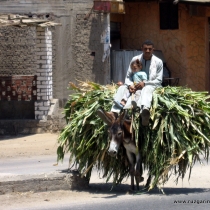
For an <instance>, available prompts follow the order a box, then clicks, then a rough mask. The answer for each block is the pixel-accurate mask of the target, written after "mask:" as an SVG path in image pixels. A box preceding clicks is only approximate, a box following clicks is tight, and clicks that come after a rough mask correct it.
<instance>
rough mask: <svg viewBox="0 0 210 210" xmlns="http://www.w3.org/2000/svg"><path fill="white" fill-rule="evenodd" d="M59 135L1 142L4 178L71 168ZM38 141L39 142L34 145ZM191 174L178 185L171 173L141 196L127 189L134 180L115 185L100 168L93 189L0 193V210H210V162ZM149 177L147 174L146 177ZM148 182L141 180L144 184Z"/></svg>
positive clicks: (94, 175)
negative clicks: (60, 156)
mask: <svg viewBox="0 0 210 210" xmlns="http://www.w3.org/2000/svg"><path fill="white" fill-rule="evenodd" d="M56 138H57V136H56V135H51V134H50V135H47V134H43V135H31V136H28V137H21V138H20V137H19V138H14V139H13V138H8V139H4V140H1V141H0V178H5V179H6V178H7V177H11V176H16V175H20V174H22V175H23V174H24V175H27V174H29V173H30V174H36V173H38V174H39V173H43V172H45V173H46V172H51V171H58V172H59V171H62V170H65V169H67V168H68V158H69V156H68V154H67V155H66V156H65V159H64V162H63V163H59V164H58V165H56V164H55V163H56V146H55V144H56ZM35 142H36V143H35ZM188 172H189V171H187V173H186V176H185V177H184V179H183V181H182V180H181V179H179V182H178V184H177V185H176V183H175V182H174V177H173V176H172V177H171V178H170V180H169V181H168V182H167V183H166V184H165V186H163V190H164V192H165V194H162V192H161V191H159V190H158V189H153V190H151V191H150V192H146V193H143V194H135V193H133V194H132V193H129V184H130V180H129V179H128V180H123V183H122V184H121V185H118V186H116V187H114V188H113V190H112V191H110V189H111V186H112V184H111V182H109V183H106V180H105V179H104V178H100V175H99V174H98V172H97V171H96V170H94V171H93V172H92V176H91V180H90V187H89V189H84V190H81V191H78V190H74V191H72V190H62V189H61V190H58V191H45V192H33V190H31V191H29V192H13V193H10V194H4V195H0V203H1V209H2V210H46V209H48V210H67V209H74V210H77V209H78V210H79V209H81V210H83V209H85V210H90V209H91V210H94V209H97V210H98V209H100V210H107V209H113V210H115V209H116V210H117V209H122V210H126V209H132V210H137V209H151V210H153V209H161V210H162V209H183V210H187V209H193V208H195V209H201V210H203V209H209V206H210V179H209V174H210V165H208V164H206V162H205V161H204V165H200V164H199V163H196V165H195V166H194V167H193V169H192V174H191V178H190V180H188ZM143 176H144V177H145V179H146V178H147V174H146V172H145V173H144V175H143ZM144 184H145V183H144V182H143V183H142V184H141V185H140V187H142V186H143V185H144Z"/></svg>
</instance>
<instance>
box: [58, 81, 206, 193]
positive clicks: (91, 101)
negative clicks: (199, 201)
mask: <svg viewBox="0 0 210 210" xmlns="http://www.w3.org/2000/svg"><path fill="white" fill-rule="evenodd" d="M70 89H71V90H72V91H74V92H73V93H72V94H71V95H70V97H69V100H68V101H67V103H66V105H65V108H64V115H65V118H66V126H65V127H64V128H63V129H62V131H61V132H60V135H59V139H58V143H59V146H58V148H57V159H58V161H62V160H63V158H64V156H65V154H66V153H70V158H69V160H70V161H71V164H72V165H73V164H77V165H78V170H79V171H80V173H81V174H83V175H84V176H86V177H87V179H90V177H91V172H92V168H93V167H94V166H95V167H96V168H97V169H98V171H102V177H106V180H107V181H109V180H110V179H111V178H112V179H113V185H116V184H120V183H121V182H122V180H123V179H125V178H128V176H129V168H128V167H129V164H128V159H127V157H126V153H125V149H124V148H123V147H120V149H119V152H118V155H117V158H112V157H110V156H109V155H108V154H107V150H108V147H109V139H108V135H107V126H106V125H105V124H104V123H103V122H102V121H101V120H100V119H99V118H98V117H97V115H96V110H97V109H98V108H99V107H102V108H103V109H104V110H105V111H110V109H111V106H112V103H113V95H114V93H115V92H116V90H117V86H116V85H114V84H113V85H107V86H103V85H99V84H97V83H93V82H80V83H79V84H78V85H77V86H76V85H75V84H73V83H70ZM209 98H210V96H209V95H208V93H207V92H205V91H204V92H195V91H192V90H191V89H189V88H186V87H164V88H157V89H156V90H155V92H154V94H153V101H152V106H151V110H150V112H151V119H150V123H149V126H148V127H143V126H141V125H140V123H139V113H135V114H134V119H133V129H134V133H135V137H136V139H135V141H136V142H137V143H138V141H139V139H140V140H141V141H140V145H141V146H140V148H139V149H140V151H141V154H142V160H143V166H144V169H145V170H147V171H148V175H151V176H152V179H151V183H150V186H149V189H153V188H154V186H160V185H163V184H165V183H166V182H167V181H168V180H169V178H170V177H171V175H172V174H173V175H175V176H176V181H177V182H178V180H179V179H180V178H181V179H183V177H184V176H185V174H186V171H187V169H188V168H189V169H190V172H189V179H190V175H191V171H192V169H193V165H194V163H195V161H200V156H204V158H205V159H206V160H208V156H209V146H210V126H209V124H210V102H209V101H208V100H209ZM129 113H130V114H131V113H132V112H130V111H129Z"/></svg>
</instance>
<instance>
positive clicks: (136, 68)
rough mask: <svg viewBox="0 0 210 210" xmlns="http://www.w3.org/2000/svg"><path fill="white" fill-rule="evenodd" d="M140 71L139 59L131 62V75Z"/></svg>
mask: <svg viewBox="0 0 210 210" xmlns="http://www.w3.org/2000/svg"><path fill="white" fill-rule="evenodd" d="M141 69H142V63H141V62H140V60H139V59H136V60H135V61H132V62H131V70H132V72H133V73H135V72H138V71H141Z"/></svg>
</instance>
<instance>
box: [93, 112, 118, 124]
mask: <svg viewBox="0 0 210 210" xmlns="http://www.w3.org/2000/svg"><path fill="white" fill-rule="evenodd" d="M96 113H97V115H98V116H99V117H100V119H101V120H102V121H104V122H105V123H106V124H107V125H108V126H111V125H112V124H113V122H114V120H115V119H114V115H113V116H112V115H111V113H108V112H105V111H104V110H103V109H98V110H97V111H96Z"/></svg>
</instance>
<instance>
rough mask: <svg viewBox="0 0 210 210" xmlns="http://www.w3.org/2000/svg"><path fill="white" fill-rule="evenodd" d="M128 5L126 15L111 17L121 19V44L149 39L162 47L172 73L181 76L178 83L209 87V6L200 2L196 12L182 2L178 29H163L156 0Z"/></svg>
mask: <svg viewBox="0 0 210 210" xmlns="http://www.w3.org/2000/svg"><path fill="white" fill-rule="evenodd" d="M125 6H126V14H125V15H112V16H111V21H116V22H121V26H122V29H121V41H122V46H121V47H122V48H123V49H140V48H141V44H142V43H143V41H145V40H146V39H150V40H152V41H153V42H154V44H155V48H156V49H158V50H162V52H163V54H164V57H165V59H166V63H167V66H168V67H169V69H170V70H171V73H172V77H179V78H180V82H179V85H181V86H187V87H190V88H192V89H193V90H195V91H203V90H208V91H209V90H210V89H209V24H208V17H209V8H207V7H201V6H198V7H197V11H198V12H197V14H196V15H194V14H190V7H189V5H185V4H179V29H177V30H160V27H159V4H158V3H157V2H150V3H145V2H139V3H126V4H125Z"/></svg>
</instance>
